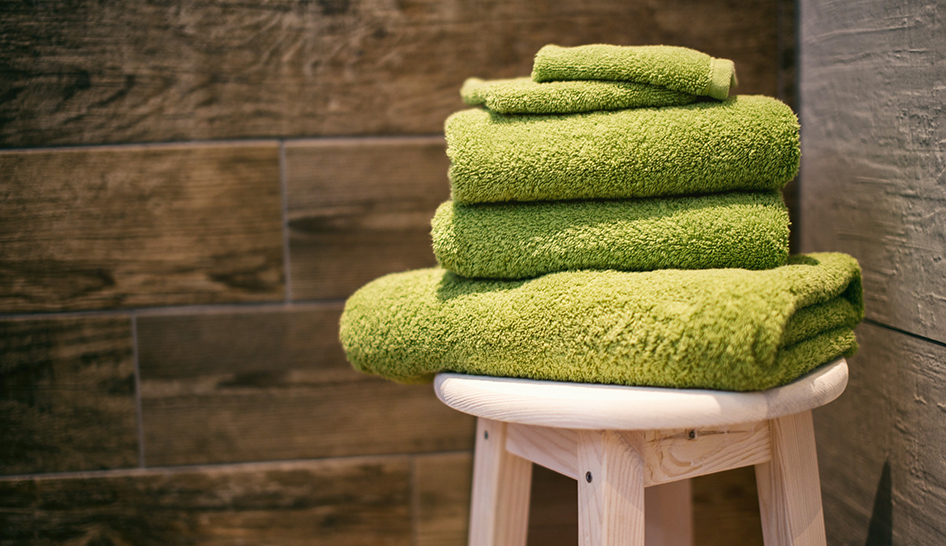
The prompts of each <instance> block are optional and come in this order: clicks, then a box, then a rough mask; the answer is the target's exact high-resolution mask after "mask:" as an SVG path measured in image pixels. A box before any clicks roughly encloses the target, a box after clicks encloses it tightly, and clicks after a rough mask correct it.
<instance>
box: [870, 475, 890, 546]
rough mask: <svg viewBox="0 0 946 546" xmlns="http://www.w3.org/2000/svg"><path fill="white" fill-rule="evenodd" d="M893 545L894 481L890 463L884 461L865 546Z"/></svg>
mask: <svg viewBox="0 0 946 546" xmlns="http://www.w3.org/2000/svg"><path fill="white" fill-rule="evenodd" d="M892 544H893V481H892V480H891V479H890V461H889V460H888V461H884V468H883V470H882V471H881V473H880V481H879V482H878V483H877V495H876V496H875V497H874V510H873V511H872V512H871V515H870V523H869V524H868V525H867V541H866V542H865V543H864V546H891V545H892Z"/></svg>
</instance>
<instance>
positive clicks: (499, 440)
mask: <svg viewBox="0 0 946 546" xmlns="http://www.w3.org/2000/svg"><path fill="white" fill-rule="evenodd" d="M847 379H848V367H847V362H846V361H845V360H844V359H843V358H839V359H837V360H835V361H833V362H831V363H829V364H825V365H824V366H820V367H819V368H817V369H815V370H814V371H812V372H811V373H809V374H807V375H805V376H803V377H800V378H798V379H797V380H795V381H793V382H792V383H789V384H787V385H784V386H782V387H778V388H774V389H769V390H766V391H758V392H727V391H712V390H702V389H667V388H655V387H625V386H618V385H595V384H581V383H561V382H554V381H535V380H529V379H515V378H505V377H482V376H472V375H462V374H455V373H442V374H438V375H437V378H436V380H435V382H434V390H435V392H436V393H437V396H438V397H439V398H440V400H441V401H443V402H444V403H445V404H446V405H448V406H450V407H452V408H454V409H457V410H460V411H462V412H465V413H469V414H472V415H475V416H476V417H477V431H476V451H475V454H474V461H473V494H472V500H471V506H470V540H469V544H470V546H525V544H526V531H527V523H528V519H529V490H530V483H531V479H532V464H533V463H535V464H539V465H542V466H545V467H546V468H549V469H551V470H554V471H556V472H558V473H560V474H564V475H566V476H569V477H571V478H574V479H575V480H577V483H578V529H579V544H580V545H581V546H671V545H673V546H692V544H693V527H692V508H691V502H690V497H691V489H690V485H689V483H690V478H694V477H697V476H703V475H706V474H711V473H715V472H722V471H725V470H730V469H733V468H739V467H744V466H754V467H755V471H756V484H757V487H758V492H759V510H760V513H761V515H762V533H763V537H764V539H765V544H766V546H825V535H824V516H823V512H822V508H821V488H820V484H819V480H818V461H817V455H816V452H815V437H814V429H813V426H812V417H811V410H812V409H814V408H816V407H818V406H822V405H824V404H827V403H828V402H831V401H832V400H834V399H835V398H837V397H838V396H840V394H841V393H842V392H843V391H844V388H845V387H846V386H847ZM645 505H646V508H645ZM645 528H646V534H645Z"/></svg>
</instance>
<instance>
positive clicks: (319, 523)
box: [0, 457, 411, 546]
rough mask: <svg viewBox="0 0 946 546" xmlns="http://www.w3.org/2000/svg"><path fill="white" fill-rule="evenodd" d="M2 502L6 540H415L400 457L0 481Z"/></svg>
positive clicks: (0, 532)
mask: <svg viewBox="0 0 946 546" xmlns="http://www.w3.org/2000/svg"><path fill="white" fill-rule="evenodd" d="M0 499H3V500H0V542H3V543H4V544H36V545H53V544H137V545H142V546H146V545H166V544H202V545H208V546H229V545H232V546H237V545H243V544H279V545H286V546H294V545H300V546H301V545H306V546H322V545H325V546H328V545H332V546H338V545H342V546H376V545H379V544H382V545H386V546H410V544H411V524H410V472H409V464H408V460H407V458H406V457H393V458H375V459H349V460H344V461H313V462H298V463H281V464H280V463H270V464H252V465H235V466H228V467H210V468H195V469H186V470H175V471H167V470H146V471H137V472H120V473H110V474H108V475H105V476H102V475H94V474H90V475H82V476H76V477H69V478H37V479H21V480H12V481H10V480H6V481H5V480H0ZM9 499H12V500H13V502H8V500H9Z"/></svg>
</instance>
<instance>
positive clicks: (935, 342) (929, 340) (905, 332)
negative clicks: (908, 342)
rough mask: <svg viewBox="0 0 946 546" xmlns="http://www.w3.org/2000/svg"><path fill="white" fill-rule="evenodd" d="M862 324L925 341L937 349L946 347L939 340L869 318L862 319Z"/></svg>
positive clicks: (945, 344) (945, 343)
mask: <svg viewBox="0 0 946 546" xmlns="http://www.w3.org/2000/svg"><path fill="white" fill-rule="evenodd" d="M864 322H866V323H867V324H871V325H873V326H877V327H878V328H885V329H887V330H892V331H894V332H897V333H898V334H903V335H905V336H910V337H912V338H914V339H919V340H921V341H925V342H927V343H932V344H933V345H936V346H938V347H946V342H943V341H940V340H938V339H933V338H931V337H926V336H924V335H920V334H914V333H913V332H910V331H908V330H904V329H902V328H897V327H896V326H891V325H889V324H884V323H883V322H878V321H876V320H874V319H870V318H867V317H865V318H864Z"/></svg>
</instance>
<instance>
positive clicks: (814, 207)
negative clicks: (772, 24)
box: [800, 0, 946, 342]
mask: <svg viewBox="0 0 946 546" xmlns="http://www.w3.org/2000/svg"><path fill="white" fill-rule="evenodd" d="M941 7H942V6H941V5H939V4H937V3H936V2H931V1H921V0H912V1H909V2H904V3H901V4H899V5H897V6H896V8H895V9H894V10H893V11H889V10H888V9H887V5H886V4H884V3H883V2H880V1H879V0H859V1H856V2H838V3H828V2H814V1H806V2H803V3H802V4H801V6H800V12H801V14H802V20H801V30H800V35H801V46H802V51H803V52H804V54H803V55H802V56H801V59H800V61H801V64H800V74H801V82H800V93H801V96H800V101H801V105H802V112H801V118H802V119H801V124H802V131H803V132H804V135H805V136H804V137H803V138H802V165H801V179H802V180H803V181H804V188H803V190H802V192H801V193H802V200H801V225H800V232H801V242H802V245H801V246H802V249H803V250H806V251H808V250H838V251H843V252H847V253H849V254H851V255H853V256H855V257H856V258H857V259H858V260H859V261H860V263H861V266H862V267H863V269H864V293H865V296H866V312H867V316H868V317H870V318H872V319H874V320H876V321H878V322H881V323H884V324H889V325H891V326H894V327H897V328H900V329H903V330H907V331H909V332H913V333H915V334H919V335H922V336H925V337H928V338H933V339H936V340H939V341H941V342H946V264H944V262H943V256H944V254H946V214H944V213H943V211H946V184H944V180H946V179H944V172H946V171H944V162H946V155H944V152H943V142H944V141H946V123H944V121H943V111H942V104H943V102H944V101H946V87H944V86H943V85H942V82H943V81H944V80H946V63H944V62H943V53H942V52H943V51H946V32H944V29H943V24H942V21H941V20H940V18H939V17H938V16H937V13H938V12H939V11H940V10H941ZM892 21H901V22H902V24H901V23H896V24H893V23H892Z"/></svg>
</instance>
